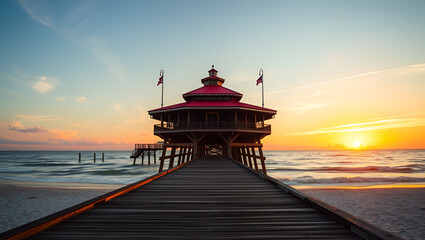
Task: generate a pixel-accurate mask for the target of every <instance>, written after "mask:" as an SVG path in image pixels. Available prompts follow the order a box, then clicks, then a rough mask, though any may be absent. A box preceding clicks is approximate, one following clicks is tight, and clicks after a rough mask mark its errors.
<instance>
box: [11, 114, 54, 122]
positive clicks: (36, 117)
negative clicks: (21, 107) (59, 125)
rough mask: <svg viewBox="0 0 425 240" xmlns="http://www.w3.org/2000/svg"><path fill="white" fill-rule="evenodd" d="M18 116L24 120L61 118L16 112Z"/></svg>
mask: <svg viewBox="0 0 425 240" xmlns="http://www.w3.org/2000/svg"><path fill="white" fill-rule="evenodd" d="M16 116H17V117H18V118H20V119H22V120H25V121H27V122H43V121H56V120H59V118H54V117H50V116H44V115H24V114H16Z"/></svg>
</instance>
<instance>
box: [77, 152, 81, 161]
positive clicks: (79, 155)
mask: <svg viewBox="0 0 425 240" xmlns="http://www.w3.org/2000/svg"><path fill="white" fill-rule="evenodd" d="M78 162H81V153H78Z"/></svg>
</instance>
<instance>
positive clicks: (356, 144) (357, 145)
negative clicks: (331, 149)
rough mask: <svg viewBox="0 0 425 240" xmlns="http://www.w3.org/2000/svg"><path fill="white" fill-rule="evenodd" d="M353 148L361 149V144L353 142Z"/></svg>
mask: <svg viewBox="0 0 425 240" xmlns="http://www.w3.org/2000/svg"><path fill="white" fill-rule="evenodd" d="M353 146H354V147H355V148H359V147H361V146H362V143H361V142H359V141H355V142H354V144H353Z"/></svg>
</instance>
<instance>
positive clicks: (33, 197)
mask: <svg viewBox="0 0 425 240" xmlns="http://www.w3.org/2000/svg"><path fill="white" fill-rule="evenodd" d="M122 186H123V185H112V184H95V183H44V182H16V181H6V182H4V181H2V182H1V183H0V212H1V214H0V232H4V231H7V230H9V229H12V228H15V227H18V226H20V225H23V224H26V223H28V222H31V221H34V220H37V219H39V218H42V217H45V216H47V215H50V214H52V213H55V212H57V211H59V210H63V209H65V208H68V207H71V206H73V205H76V204H78V203H80V202H83V201H86V200H89V199H91V198H94V197H97V196H99V195H102V194H105V193H107V192H110V191H112V190H114V189H117V188H120V187H122Z"/></svg>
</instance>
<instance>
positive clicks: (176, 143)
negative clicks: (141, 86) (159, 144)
mask: <svg viewBox="0 0 425 240" xmlns="http://www.w3.org/2000/svg"><path fill="white" fill-rule="evenodd" d="M217 72H218V71H217V70H216V69H214V66H213V68H212V69H211V70H209V71H208V73H209V76H208V77H206V78H203V79H202V80H201V82H202V84H203V86H202V87H200V88H198V89H195V90H193V91H190V92H187V93H185V94H183V99H184V100H185V102H183V103H179V104H175V105H171V106H166V107H162V108H158V109H154V110H150V111H149V115H150V116H151V118H153V119H155V120H158V121H160V123H159V124H155V125H154V134H155V135H157V136H159V137H160V138H162V139H163V140H164V144H163V151H162V157H161V158H160V161H161V165H160V169H159V170H160V171H162V170H163V167H164V162H165V160H169V161H168V165H169V168H172V167H173V166H174V164H181V163H183V162H186V161H188V160H190V159H195V158H199V157H202V156H205V155H214V154H220V155H224V156H227V157H229V158H232V159H234V160H236V161H239V162H241V163H243V164H245V165H247V166H249V167H251V168H253V169H255V170H260V167H261V171H262V172H263V173H264V174H266V167H265V157H264V155H263V151H262V147H263V145H262V143H261V139H263V138H264V137H265V136H267V135H270V134H271V126H270V125H268V124H265V121H267V120H269V119H271V118H273V117H274V116H275V114H276V110H273V109H268V108H264V107H259V106H255V105H251V104H246V103H243V102H241V101H240V100H241V99H242V94H241V93H238V92H236V91H233V90H230V89H228V88H225V87H223V83H224V79H223V78H220V77H218V76H217ZM257 160H259V162H260V164H261V166H260V164H258V161H257ZM175 161H176V162H175Z"/></svg>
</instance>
